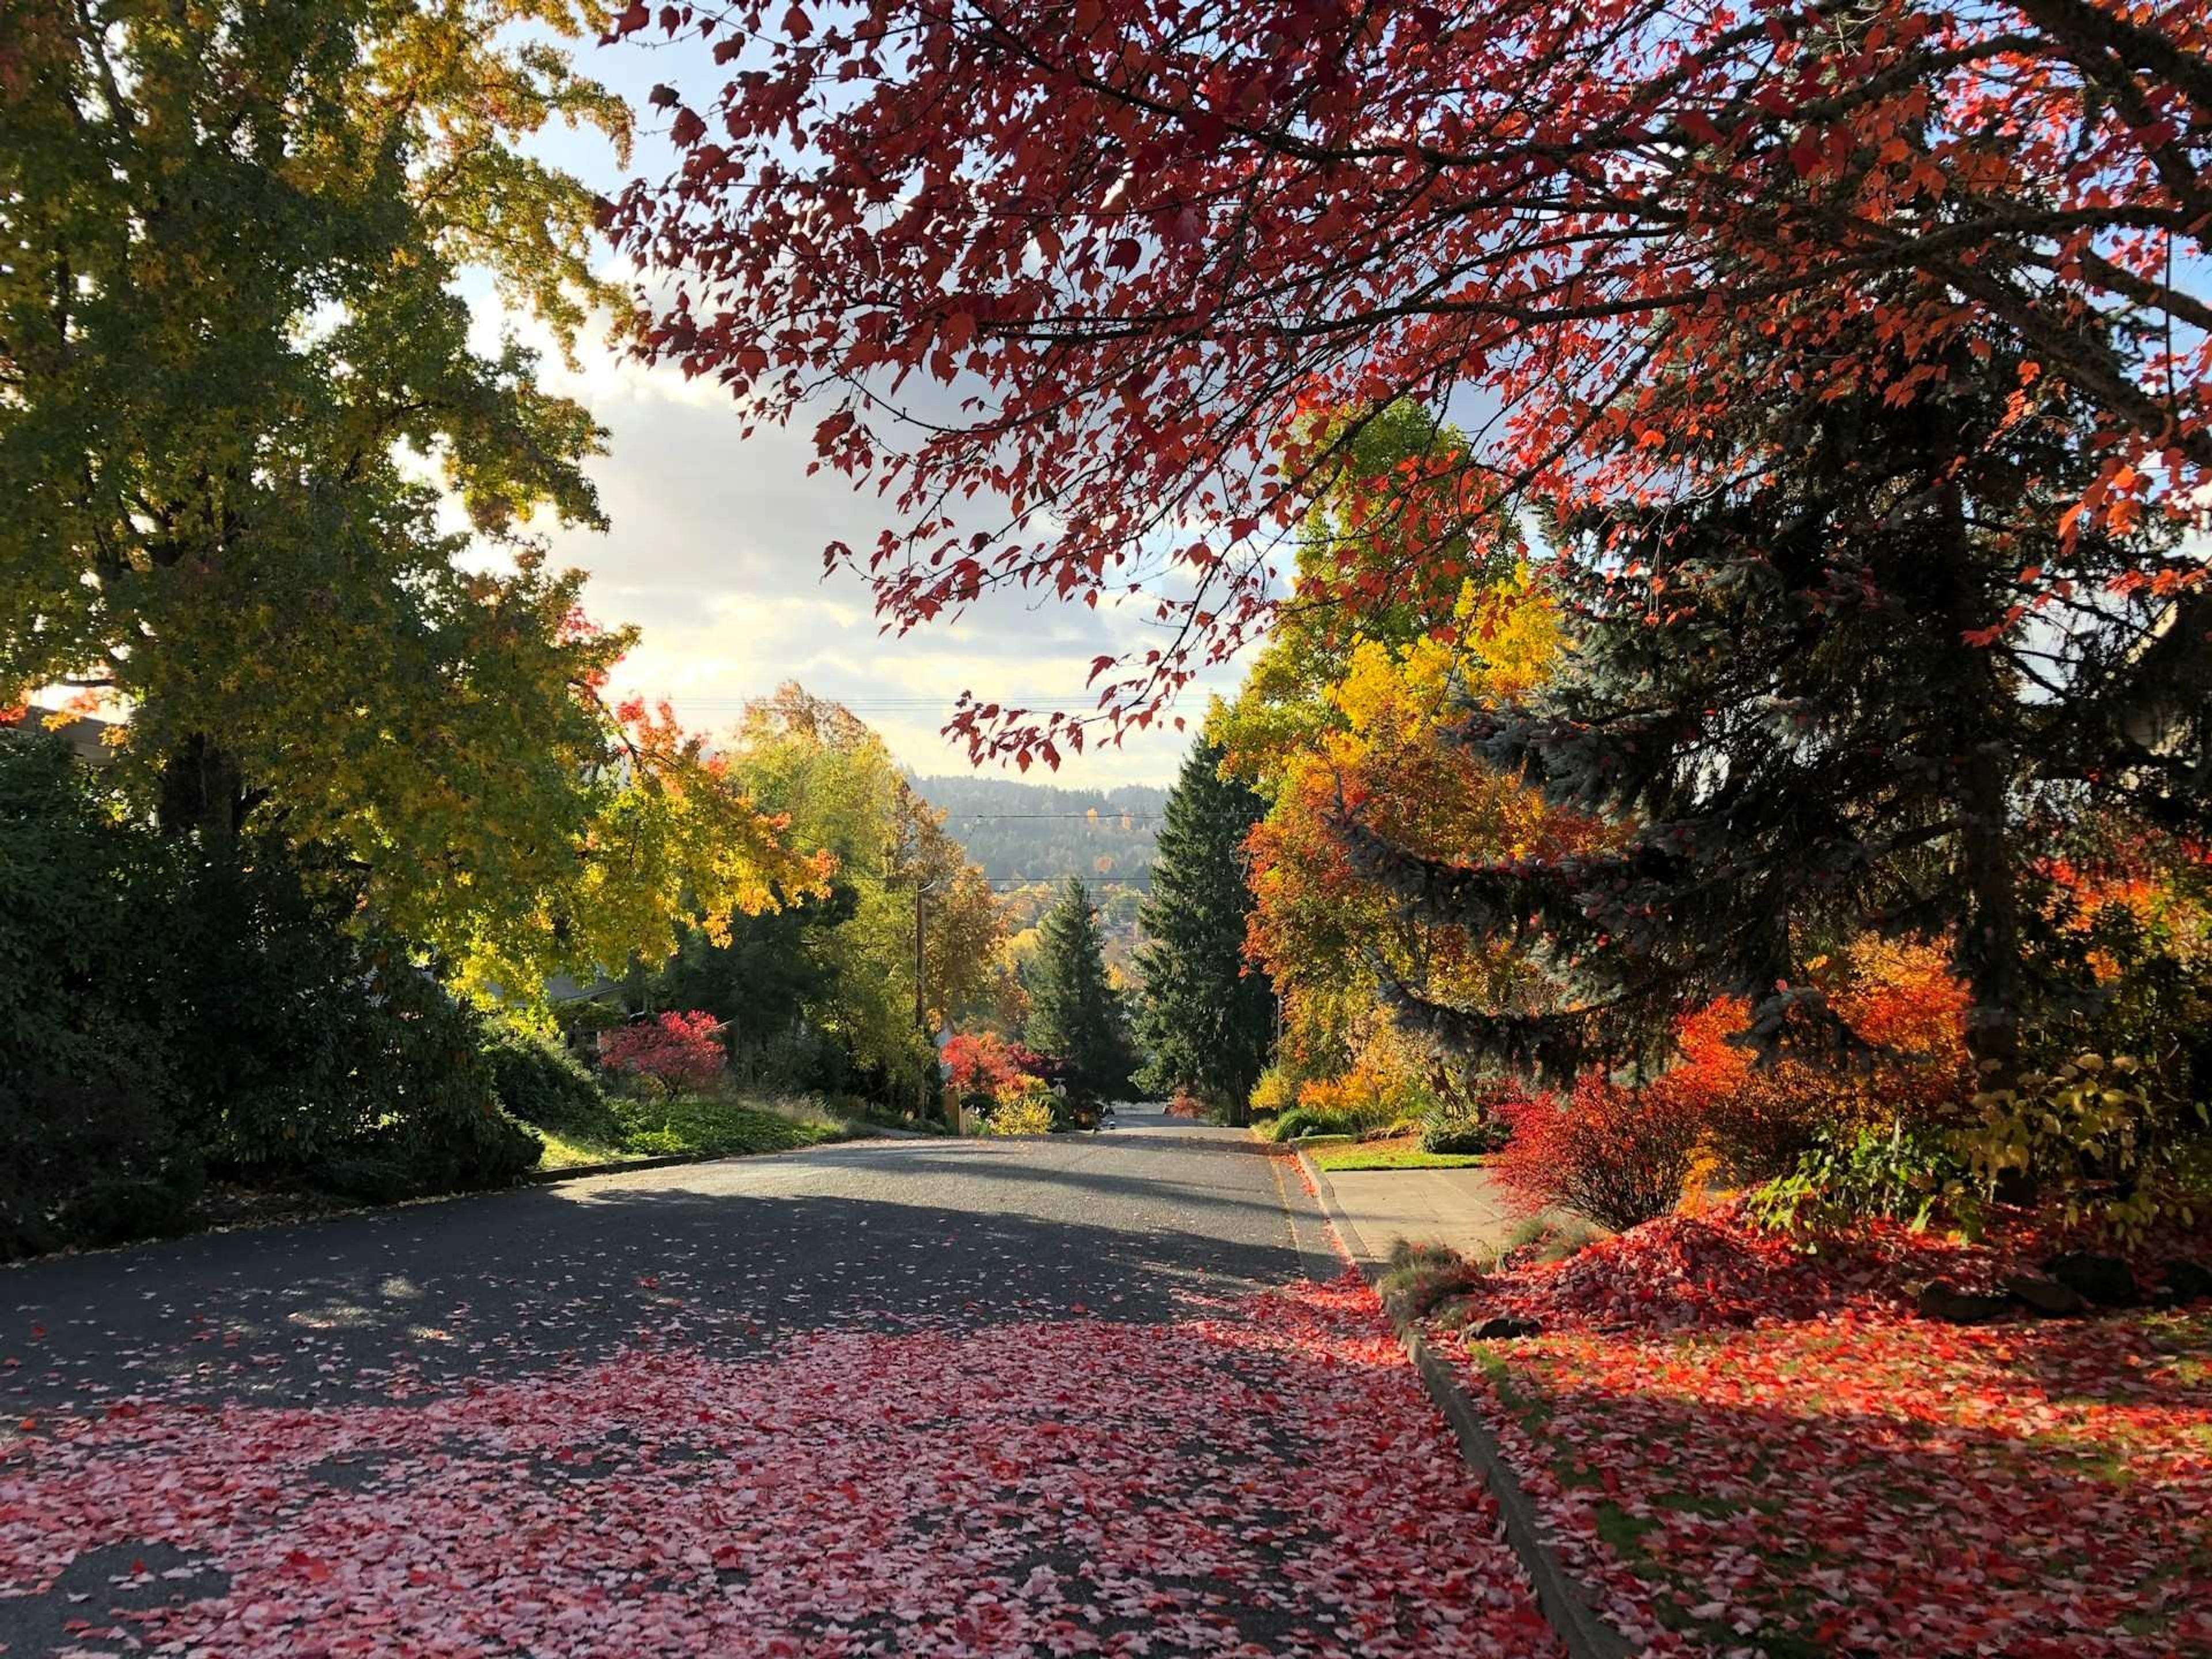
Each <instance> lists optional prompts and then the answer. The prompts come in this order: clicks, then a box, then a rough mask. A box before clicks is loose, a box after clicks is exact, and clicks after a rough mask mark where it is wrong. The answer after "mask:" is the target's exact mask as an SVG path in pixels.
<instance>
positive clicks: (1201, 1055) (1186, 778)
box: [1137, 738, 1275, 1121]
mask: <svg viewBox="0 0 2212 1659" xmlns="http://www.w3.org/2000/svg"><path fill="white" fill-rule="evenodd" d="M1221 760H1222V752H1221V750H1220V749H1219V748H1218V747H1217V746H1216V745H1214V744H1211V743H1208V742H1206V740H1205V739H1203V738H1200V740H1199V742H1198V743H1197V744H1196V745H1194V747H1193V749H1192V750H1191V752H1190V756H1189V758H1188V759H1187V760H1186V761H1185V762H1184V763H1183V768H1182V776H1181V777H1179V778H1178V779H1177V780H1176V787H1175V790H1174V793H1171V794H1170V796H1169V797H1168V804H1167V811H1166V819H1165V822H1164V823H1163V824H1162V825H1161V828H1160V834H1159V856H1158V860H1157V862H1156V863H1155V864H1154V865H1153V866H1152V894H1151V896H1149V897H1148V898H1147V899H1146V901H1145V906H1144V909H1143V912H1142V924H1143V927H1144V932H1145V937H1146V945H1145V946H1144V947H1143V949H1141V950H1140V951H1139V952H1138V953H1137V966H1138V969H1139V971H1140V972H1141V973H1142V975H1144V994H1143V997H1142V999H1141V1000H1140V1001H1139V1004H1138V1014H1137V1035H1138V1040H1139V1042H1140V1043H1141V1044H1142V1045H1143V1047H1144V1048H1145V1049H1146V1052H1147V1053H1148V1054H1149V1056H1150V1058H1149V1060H1147V1062H1146V1066H1145V1069H1144V1071H1143V1073H1141V1074H1140V1076H1139V1079H1138V1080H1139V1084H1140V1085H1142V1086H1143V1087H1145V1088H1146V1089H1147V1090H1149V1091H1152V1092H1154V1093H1158V1094H1169V1093H1172V1092H1173V1091H1176V1090H1177V1089H1188V1090H1189V1091H1191V1092H1192V1093H1194V1094H1195V1095H1197V1096H1198V1097H1200V1098H1201V1099H1203V1100H1205V1101H1206V1102H1207V1103H1210V1104H1212V1105H1215V1106H1219V1107H1223V1108H1225V1109H1227V1110H1228V1111H1229V1112H1230V1113H1231V1115H1232V1118H1233V1120H1234V1121H1243V1113H1244V1109H1245V1106H1246V1103H1248V1102H1249V1100H1250V1098H1251V1094H1252V1085H1254V1084H1255V1083H1256V1082H1257V1081H1258V1080H1259V1078H1260V1073H1261V1072H1263V1071H1265V1070H1266V1069H1267V1060H1268V1057H1269V1054H1270V1053H1271V1052H1272V1050H1273V1033H1274V1020H1275V998H1274V989H1273V987H1272V986H1271V985H1269V983H1268V982H1267V975H1264V974H1262V973H1261V972H1259V971H1258V970H1257V969H1252V970H1250V971H1249V972H1248V971H1247V970H1246V968H1245V963H1244V920H1245V918H1246V917H1247V916H1248V915H1250V914H1251V909H1252V895H1251V890H1250V889H1249V887H1248V886H1247V885H1246V884H1245V879H1244V856H1243V854H1244V837H1245V836H1246V835H1247V834H1248V833H1249V831H1250V830H1251V828H1252V826H1253V825H1254V824H1255V823H1258V822H1259V821H1260V818H1261V815H1262V814H1263V813H1264V812H1265V811H1266V810H1267V807H1266V803H1265V802H1263V801H1262V800H1261V799H1260V797H1259V796H1258V795H1256V794H1255V793H1253V792H1252V791H1251V790H1250V789H1249V788H1248V787H1245V786H1244V785H1243V783H1241V782H1238V781H1236V780H1234V779H1228V778H1224V777H1223V776H1222V775H1221Z"/></svg>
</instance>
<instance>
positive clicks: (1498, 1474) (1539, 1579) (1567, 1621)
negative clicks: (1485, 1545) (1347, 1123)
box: [1297, 1152, 1640, 1659]
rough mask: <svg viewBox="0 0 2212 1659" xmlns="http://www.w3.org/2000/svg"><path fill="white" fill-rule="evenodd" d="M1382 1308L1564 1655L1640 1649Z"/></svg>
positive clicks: (1365, 1270) (1477, 1421)
mask: <svg viewBox="0 0 2212 1659" xmlns="http://www.w3.org/2000/svg"><path fill="white" fill-rule="evenodd" d="M1297 1158H1298V1163H1299V1164H1300V1165H1302V1166H1303V1167H1304V1170H1305V1172H1306V1178H1307V1179H1308V1180H1310V1181H1311V1182H1313V1184H1314V1190H1315V1191H1316V1193H1318V1194H1320V1195H1321V1203H1322V1211H1323V1212H1324V1213H1325V1214H1327V1216H1328V1220H1329V1225H1331V1226H1333V1227H1334V1228H1335V1229H1336V1231H1337V1234H1338V1236H1339V1237H1340V1238H1342V1239H1344V1242H1345V1243H1346V1245H1347V1247H1348V1246H1349V1244H1350V1242H1351V1240H1350V1238H1349V1237H1346V1235H1352V1236H1357V1233H1358V1230H1357V1229H1356V1228H1354V1227H1353V1226H1352V1224H1351V1222H1350V1221H1349V1220H1348V1219H1347V1218H1346V1216H1345V1212H1344V1206H1343V1205H1342V1204H1341V1203H1340V1202H1339V1201H1338V1200H1337V1196H1336V1189H1335V1188H1334V1187H1332V1186H1330V1185H1329V1181H1328V1175H1327V1174H1326V1173H1324V1172H1323V1171H1322V1168H1321V1166H1320V1165H1319V1164H1316V1163H1315V1162H1314V1161H1313V1159H1312V1158H1310V1157H1308V1156H1307V1155H1306V1154H1305V1153H1304V1152H1299V1153H1298V1155H1297ZM1363 1242H1364V1241H1363ZM1352 1261H1353V1265H1354V1266H1356V1267H1358V1269H1359V1272H1360V1274H1361V1276H1362V1277H1364V1279H1366V1280H1367V1282H1368V1284H1369V1285H1372V1286H1376V1287H1377V1290H1378V1295H1379V1287H1380V1285H1381V1281H1382V1278H1383V1270H1382V1268H1381V1267H1379V1266H1378V1265H1376V1264H1374V1263H1371V1262H1369V1261H1364V1260H1363V1259H1362V1258H1361V1257H1359V1256H1358V1255H1353V1257H1352ZM1383 1311H1384V1312H1385V1314H1386V1315H1388V1316H1389V1320H1390V1324H1391V1328H1393V1329H1395V1331H1396V1332H1397V1334H1398V1340H1399V1341H1400V1342H1401V1344H1403V1345H1404V1346H1405V1350H1406V1357H1407V1358H1408V1359H1411V1360H1412V1361H1413V1370H1414V1371H1415V1372H1416V1374H1418V1375H1419V1377H1420V1379H1421V1386H1422V1387H1423V1388H1425V1389H1427V1390H1428V1393H1429V1398H1430V1399H1431V1400H1432V1401H1435V1402H1436V1407H1437V1410H1438V1411H1440V1412H1442V1413H1443V1414H1444V1421H1445V1422H1447V1423H1449V1424H1450V1425H1451V1431H1452V1437H1453V1438H1454V1439H1455V1440H1456V1441H1458V1442H1459V1451H1460V1456H1461V1457H1462V1459H1463V1460H1465V1462H1466V1463H1467V1466H1468V1468H1471V1469H1473V1470H1474V1473H1475V1474H1476V1475H1477V1476H1479V1477H1480V1480H1481V1481H1482V1484H1483V1486H1484V1487H1485V1488H1486V1490H1487V1491H1488V1492H1489V1493H1490V1495H1491V1497H1492V1498H1493V1499H1494V1500H1495V1501H1496V1503H1497V1504H1498V1516H1499V1518H1500V1519H1501V1520H1502V1521H1504V1523H1505V1541H1506V1542H1507V1543H1509V1544H1510V1545H1511V1546H1512V1547H1513V1553H1514V1554H1515V1555H1516V1556H1517V1557H1518V1558H1519V1559H1520V1562H1521V1570H1522V1571H1523V1572H1525V1573H1527V1574H1528V1583H1529V1585H1530V1587H1531V1588H1532V1589H1534V1591H1535V1593H1536V1606H1537V1607H1538V1609H1539V1610H1540V1611H1541V1613H1543V1615H1544V1618H1545V1620H1546V1621H1547V1623H1548V1624H1550V1626H1552V1629H1553V1632H1554V1633H1556V1634H1557V1635H1558V1637H1559V1641H1560V1644H1561V1645H1562V1646H1564V1647H1565V1649H1566V1650H1567V1652H1568V1654H1569V1655H1570V1656H1571V1659H1629V1656H1631V1655H1633V1654H1635V1653H1637V1652H1638V1651H1640V1650H1639V1649H1638V1648H1636V1647H1635V1646H1634V1645H1632V1644H1631V1643H1630V1642H1629V1640H1628V1638H1626V1637H1625V1636H1623V1635H1622V1634H1621V1633H1620V1632H1619V1631H1617V1630H1615V1629H1614V1628H1613V1626H1611V1625H1610V1624H1608V1623H1607V1621H1606V1619H1605V1617H1604V1615H1603V1614H1602V1613H1600V1612H1599V1611H1598V1598H1597V1595H1596V1594H1595V1592H1594V1591H1593V1590H1592V1589H1590V1587H1589V1585H1588V1584H1587V1583H1584V1582H1583V1580H1582V1579H1581V1578H1579V1577H1576V1576H1575V1574H1574V1573H1573V1572H1572V1571H1570V1570H1569V1568H1568V1567H1567V1565H1566V1564H1565V1562H1563V1561H1562V1560H1560V1559H1559V1555H1558V1554H1557V1553H1556V1552H1554V1551H1553V1548H1552V1547H1551V1545H1550V1544H1549V1543H1547V1541H1546V1540H1545V1529H1544V1522H1543V1518H1542V1516H1541V1515H1540V1514H1539V1513H1538V1512H1537V1509H1536V1504H1535V1500H1534V1498H1530V1497H1529V1496H1528V1489H1527V1488H1526V1487H1524V1486H1522V1484H1521V1480H1520V1477H1519V1476H1518V1475H1516V1474H1515V1473H1514V1472H1513V1466H1512V1465H1511V1464H1510V1462H1507V1461H1506V1457H1505V1452H1504V1448H1502V1447H1501V1446H1500V1445H1499V1444H1498V1438H1497V1437H1496V1436H1495V1435H1493V1434H1492V1433H1491V1431H1490V1430H1489V1428H1488V1426H1487V1425H1486V1424H1485V1423H1484V1422H1483V1420H1482V1413H1481V1412H1480V1409H1478V1408H1477V1407H1476V1405H1475V1403H1474V1399H1473V1397H1472V1396H1471V1395H1468V1391H1467V1390H1466V1389H1463V1388H1462V1387H1461V1386H1460V1383H1459V1378H1458V1377H1457V1376H1456V1375H1455V1373H1454V1372H1453V1370H1452V1367H1451V1364H1450V1363H1449V1361H1448V1360H1446V1359H1445V1358H1443V1356H1442V1355H1440V1354H1439V1353H1437V1351H1436V1349H1435V1348H1434V1346H1431V1343H1430V1342H1429V1340H1428V1339H1427V1338H1426V1337H1425V1336H1423V1335H1422V1334H1421V1332H1420V1329H1419V1327H1418V1326H1417V1325H1416V1324H1415V1323H1414V1322H1413V1321H1412V1320H1401V1319H1400V1318H1399V1317H1398V1316H1396V1315H1395V1314H1394V1313H1390V1311H1389V1304H1388V1303H1387V1302H1385V1303H1384V1304H1383Z"/></svg>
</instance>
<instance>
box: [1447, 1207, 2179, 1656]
mask: <svg viewBox="0 0 2212 1659" xmlns="http://www.w3.org/2000/svg"><path fill="white" fill-rule="evenodd" d="M2016 1254H2017V1253H2015V1252H2008V1251H2005V1250H2001V1249H2000V1250H1990V1249H1978V1248H1968V1247H1964V1246H1960V1245H1958V1244H1955V1243H1949V1242H1947V1241H1944V1240H1942V1239H1940V1238H1936V1237H1932V1236H1924V1235H1916V1234H1912V1233H1910V1232H1909V1231H1906V1230H1904V1229H1895V1230H1887V1229H1882V1230H1875V1231H1869V1232H1868V1233H1867V1234H1865V1235H1863V1236H1862V1237H1857V1238H1855V1239H1853V1240H1851V1241H1849V1242H1848V1243H1838V1244H1835V1245H1832V1246H1831V1247H1829V1249H1828V1250H1827V1252H1826V1254H1823V1255H1819V1256H1808V1255H1805V1254H1803V1253H1802V1252H1801V1251H1796V1250H1793V1249H1790V1247H1789V1246H1788V1245H1786V1244H1785V1243H1783V1242H1782V1241H1779V1240H1776V1239H1772V1238H1768V1237H1763V1236H1761V1235H1759V1234H1756V1233H1753V1232H1752V1231H1748V1230H1747V1229H1745V1228H1743V1227H1742V1226H1741V1225H1739V1224H1738V1223H1737V1221H1736V1220H1735V1218H1734V1217H1732V1216H1730V1215H1729V1214H1727V1213H1723V1214H1720V1215H1718V1216H1716V1217H1711V1218H1706V1219H1703V1220H1699V1219H1694V1218H1680V1217H1677V1218H1670V1219H1668V1220H1667V1221H1664V1222H1661V1223H1656V1224H1652V1225H1649V1226H1646V1227H1641V1228H1637V1229H1635V1230H1633V1231H1630V1232H1628V1233H1626V1234H1623V1235H1621V1236H1620V1237H1617V1238H1613V1239H1609V1240H1607V1241H1604V1242H1603V1243H1600V1244H1597V1245H1595V1246H1592V1247H1591V1248H1590V1249H1586V1250H1584V1251H1583V1252H1582V1253H1581V1254H1580V1255H1577V1256H1575V1257H1573V1258H1572V1259H1571V1260H1570V1261H1566V1262H1565V1263H1559V1264H1544V1265H1539V1264H1534V1263H1529V1262H1520V1263H1516V1261H1513V1260H1511V1259H1510V1258H1509V1260H1508V1261H1506V1262H1505V1263H1504V1264H1502V1268H1501V1271H1500V1272H1499V1273H1498V1274H1497V1275H1496V1276H1495V1277H1493V1278H1492V1279H1490V1280H1489V1281H1487V1282H1486V1284H1485V1285H1482V1286H1481V1287H1480V1290H1479V1291H1478V1292H1477V1293H1476V1294H1475V1295H1474V1297H1473V1298H1472V1299H1471V1301H1470V1302H1469V1304H1468V1310H1467V1311H1468V1312H1471V1313H1472V1314H1474V1316H1478V1317H1479V1316H1487V1315H1491V1314H1493V1313H1504V1314H1510V1315H1511V1316H1515V1317H1517V1318H1522V1319H1527V1320H1530V1321H1534V1322H1537V1323H1538V1324H1539V1325H1541V1334H1537V1335H1534V1336H1527V1337H1522V1338H1518V1339H1516V1340H1507V1341H1502V1342H1490V1343H1485V1342H1473V1343H1469V1342H1466V1341H1464V1340H1462V1339H1461V1338H1459V1337H1457V1336H1455V1335H1454V1334H1451V1333H1449V1332H1447V1331H1445V1330H1443V1328H1441V1327H1439V1328H1437V1330H1436V1331H1435V1332H1434V1333H1433V1334H1434V1336H1435V1338H1436V1340H1437V1343H1438V1346H1439V1347H1440V1349H1441V1350H1442V1351H1443V1352H1447V1353H1453V1354H1456V1355H1457V1356H1458V1357H1459V1358H1460V1363H1461V1364H1462V1367H1463V1376H1464V1379H1465V1381H1466V1382H1467V1383H1468V1386H1469V1387H1470V1389H1472V1390H1473V1391H1474V1393H1475V1394H1476V1395H1477V1398H1478V1401H1480V1402H1481V1403H1483V1404H1484V1405H1485V1406H1486V1415H1487V1416H1488V1417H1489V1418H1490V1419H1491V1420H1492V1422H1493V1424H1494V1425H1496V1426H1497V1427H1498V1431H1499V1433H1500V1438H1501V1440H1502V1441H1503V1442H1504V1445H1505V1448H1506V1452H1507V1455H1508V1457H1509V1459H1510V1461H1511V1462H1512V1463H1513V1464H1514V1466H1515V1467H1516V1470H1517V1471H1518V1472H1519V1473H1520V1474H1521V1476H1522V1480H1523V1483H1524V1485H1526V1486H1528V1489H1529V1490H1530V1492H1532V1494H1533V1495H1534V1498H1536V1501H1537V1503H1538V1504H1539V1505H1540V1507H1541V1509H1542V1510H1544V1512H1545V1514H1546V1516H1547V1521H1548V1522H1550V1524H1551V1525H1552V1526H1553V1528H1556V1531H1557V1534H1558V1537H1559V1543H1560V1547H1561V1549H1562V1551H1563V1553H1565V1555H1566V1556H1567V1557H1568V1558H1569V1559H1570V1560H1571V1563H1572V1564H1573V1565H1574V1566H1575V1567H1576V1568H1577V1570H1578V1571H1580V1572H1581V1573H1582V1574H1583V1576H1584V1577H1586V1578H1588V1579H1589V1581H1591V1582H1592V1583H1595V1584H1597V1585H1598V1586H1600V1588H1601V1594H1602V1595H1603V1597H1604V1599H1605V1601H1606V1604H1607V1605H1606V1611H1607V1616H1608V1617H1609V1618H1610V1619H1611V1620H1613V1623H1614V1624H1615V1625H1616V1626H1618V1627H1619V1628H1620V1629H1621V1630H1622V1631H1623V1632H1626V1634H1628V1635H1629V1636H1630V1637H1631V1638H1632V1640H1633V1641H1635V1642H1638V1643H1639V1644H1646V1645H1648V1647H1649V1650H1650V1651H1653V1652H1659V1653H1675V1652H1682V1653H1710V1654H1729V1655H1735V1654H1743V1655H1766V1656H1774V1659H1796V1656H1811V1655H1816V1654H1831V1653H1850V1654H1868V1655H1899V1656H1905V1655H1911V1656H1915V1659H1920V1656H1927V1659H1941V1656H1953V1655H1955V1656H1962V1659H1963V1656H1967V1655H1984V1654H2002V1655H2005V1656H2008V1659H2061V1656H2064V1659H2100V1656H2115V1659H2117V1656H2137V1655H2140V1656H2145V1659H2148V1656H2152V1655H2174V1654H2189V1653H2197V1654H2207V1653H2212V1304H2206V1303H2198V1304H2196V1305H2195V1306H2194V1307H2193V1308H2181V1309H2174V1310H2166V1311H2162V1312H2146V1311H2134V1312H2129V1313H2124V1314H2104V1315H2098V1316H2092V1317H2084V1318H2080V1319H2072V1320H2054V1321H2033V1320H2030V1319H2028V1318H2027V1317H2026V1316H2025V1312H2024V1310H2023V1314H2022V1316H2021V1317H2018V1318H2008V1319H2005V1320H2002V1321H2000V1322H1994V1323H1990V1324H1987V1325H1983V1326H1978V1327H1972V1328H1965V1327H1960V1326H1954V1325H1949V1324H1943V1323H1938V1322H1932V1321H1929V1320H1926V1319H1922V1318H1918V1317H1916V1316H1913V1315H1912V1314H1911V1310H1910V1304H1909V1300H1908V1288H1909V1287H1910V1286H1911V1285H1914V1284H1915V1283H1916V1282H1918V1281H1921V1280H1924V1279H1929V1278H1931V1277H1936V1276H1941V1277H1942V1278H1943V1279H1945V1280H1946V1281H1947V1282H1948V1283H1951V1284H1954V1285H1960V1286H1961V1287H1963V1288H1966V1289H1975V1288H1982V1287H1986V1286H1989V1285H1994V1284H1995V1283H1996V1282H1998V1280H1999V1279H2000V1278H2001V1276H2002V1274H2003V1273H2006V1272H2007V1271H2009V1270H2010V1269H2011V1267H2013V1266H2014V1265H2015V1256H2016ZM1464 1316H1465V1315H1464V1314H1462V1317H1464Z"/></svg>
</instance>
